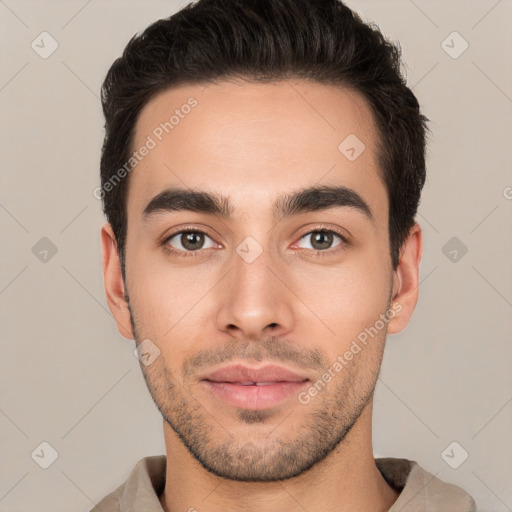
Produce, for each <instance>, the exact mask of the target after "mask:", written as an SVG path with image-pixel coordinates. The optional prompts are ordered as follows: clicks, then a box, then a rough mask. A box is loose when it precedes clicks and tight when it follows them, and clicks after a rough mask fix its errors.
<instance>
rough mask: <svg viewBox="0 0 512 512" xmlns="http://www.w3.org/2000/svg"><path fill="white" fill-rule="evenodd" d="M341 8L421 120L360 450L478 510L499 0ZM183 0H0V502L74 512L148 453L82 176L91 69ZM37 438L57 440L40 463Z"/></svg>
mask: <svg viewBox="0 0 512 512" xmlns="http://www.w3.org/2000/svg"><path fill="white" fill-rule="evenodd" d="M348 3H349V5H350V6H351V7H353V8H354V9H356V10H357V11H358V12H360V13H361V14H362V16H363V17H364V18H365V19H371V20H375V21H376V22H377V24H378V25H379V26H380V27H381V29H382V30H383V32H384V33H385V34H386V35H388V36H390V37H391V38H393V39H398V40H399V41H400V42H401V45H402V48H403V55H404V60H405V62H406V64H407V68H406V71H407V78H408V83H409V85H410V86H411V87H412V88H413V90H414V92H415V93H416V95H417V96H418V98H419V100H420V103H421V105H422V109H423V111H424V113H425V114H426V115H427V116H428V117H429V118H430V119H431V125H430V126H431V129H432V131H433V136H432V138H431V142H430V145H429V155H428V158H429V159H428V181H427V184H426V187H425V191H424V196H423V201H422V204H421V207H420V215H419V217H418V220H419V222H420V224H421V225H422V227H423V230H424V236H425V251H424V258H423V262H422V265H421V275H422V283H421V288H420V290H421V292H420V299H419V304H418V307H417V311H416V313H415V315H414V317H413V319H412V321H411V323H410V325H409V327H408V328H407V329H406V331H404V332H403V333H401V334H399V335H395V336H390V337H389V338H388V346H387V351H386V355H385V360H384V364H383V368H382V372H381V377H380V381H379V383H378V387H377V391H376V404H375V420H374V430H375V432H374V443H375V454H376V456H393V457H406V458H409V459H413V460H417V461H418V462H420V464H422V465H423V467H425V468H426V469H427V470H429V471H431V472H432V473H434V474H435V475H437V476H438V477H439V478H441V479H443V480H447V481H450V482H453V483H456V484H458V485H461V486H463V487H464V488H465V489H466V490H467V491H469V492H470V493H471V494H472V495H473V496H474V497H475V499H476V501H477V505H478V509H479V510H480V511H505V510H512V484H511V478H512V477H511V475H512V436H511V432H512V372H511V367H512V364H511V363H512V343H511V341H512V340H511V338H512V335H511V333H512V286H511V284H512V269H511V262H512V257H511V256H512V237H511V233H512V229H511V228H512V215H511V214H512V173H511V161H512V160H511V136H512V116H511V113H512V69H511V65H510V63H511V57H512V44H511V43H512V32H511V31H510V26H511V21H512V2H511V1H510V0H501V1H495V0H492V1H490V0H485V1H484V0H481V1H450V2H447V1H443V2H438V1H427V0H416V1H412V0H400V1H398V0H397V1H386V2H384V1H382V0H381V1H376V0H375V1H373V0H372V1H369V0H366V1H365V0H360V1H356V0H352V1H350V2H348ZM185 4H186V2H185V1H163V0H160V1H155V0H153V1H144V2H142V1H132V2H121V1H113V0H111V1H100V0H90V1H85V0H81V1H65V2H64V1H58V2H57V1H44V2H41V1H36V0H33V1H23V0H0V37H1V47H2V67H1V70H0V108H1V119H2V123H1V126H2V128H1V129H2V133H1V141H2V148H1V151H0V159H1V170H2V186H1V189H0V225H1V230H2V242H3V243H2V247H3V249H4V250H3V255H2V264H1V266H0V306H1V326H2V343H1V359H0V365H1V368H0V385H1V387H0V389H1V396H0V399H1V401H0V428H1V436H2V442H1V444H0V460H1V461H2V467H1V479H0V511H13V512H14V511H24V512H25V511H27V510H33V511H35V512H36V511H50V510H51V511H53V512H60V511H69V510H82V511H88V510H89V509H90V508H92V506H93V504H94V503H96V502H97V501H99V500H100V499H101V498H102V497H103V496H104V495H106V494H107V493H108V492H110V491H112V490H113V489H114V488H115V487H117V486H118V485H119V484H121V482H122V481H124V480H125V479H126V477H127V476H128V474H129V472H130V471H131V469H132V468H133V466H134V465H135V463H136V462H137V461H138V460H139V459H140V458H142V457H144V456H147V455H154V454H162V453H165V448H164V443H163V434H162V420H161V416H160V414H159V412H158V410H157V409H156V407H155V406H154V405H153V402H152V400H151V397H150V395H149V392H148V391H147V388H146V385H145V382H144V380H143V378H142V374H141V371H140V368H139V362H138V361H137V359H136V358H135V356H134V355H133V349H134V342H133V341H127V340H125V339H124V338H122V337H121V336H120V335H119V334H118V333H117V330H116V328H115V324H114V321H113V319H112V317H111V315H110V313H109V311H108V308H107V307H106V302H105V296H104V290H103V281H102V274H101V252H100V238H99V230H100V227H101V225H102V223H103V222H104V219H103V217H102V213H101V207H100V202H99V201H98V200H97V199H95V198H94V197H93V190H94V188H95V187H97V186H98V184H99V171H98V168H99V157H100V147H101V143H102V137H103V118H102V114H101V109H100V102H99V89H100V85H101V82H102V79H103V77H104V75H105V73H106V71H107V69H108V67H109V66H110V64H111V63H112V61H113V60H114V59H115V58H116V57H117V56H118V55H119V54H120V53H121V51H122V50H123V48H124V46H125V44H126V43H127V41H128V39H129V38H130V37H131V36H132V35H133V34H134V33H135V32H138V31H141V30H143V29H144V28H145V27H146V26H147V25H148V24H149V23H150V22H152V21H154V20H156V19H158V18H161V17H165V16H168V15H170V14H171V13H172V12H175V11H176V10H178V9H179V8H180V7H182V6H183V5H185ZM43 31H47V32H49V33H50V34H51V36H52V37H53V38H54V39H55V40H56V41H57V42H58V45H59V46H58V48H57V50H56V51H55V52H54V53H53V54H52V55H50V56H49V57H48V58H46V59H43V58H42V57H41V56H40V55H39V53H37V52H36V51H34V50H33V49H32V47H31V43H32V41H35V44H38V45H39V47H38V50H39V51H40V52H42V51H43V50H44V51H48V50H49V49H50V48H51V41H50V40H49V39H48V38H47V37H48V36H40V34H41V32H43ZM454 31H457V32H458V33H459V34H460V36H461V37H462V38H463V39H464V40H465V41H467V43H468V44H469V46H468V48H467V50H466V51H465V52H464V53H462V54H461V55H458V53H460V51H461V50H462V49H463V48H464V41H463V40H462V39H460V37H459V36H450V37H448V36H449V35H450V34H451V33H452V32H454ZM43 37H46V39H44V41H43V42H41V41H42V38H43ZM447 37H448V39H447ZM443 41H445V43H443ZM43 47H44V48H43ZM449 53H451V55H450V54H449ZM454 56H456V57H457V58H454ZM43 237H47V238H48V239H49V240H50V241H51V244H50V243H49V242H48V240H42V241H41V239H42V238H43ZM453 237H456V238H457V239H456V240H455V241H452V242H450V243H449V244H448V245H446V244H447V243H448V242H449V241H450V240H451V239H452V238H453ZM52 244H53V245H52ZM53 246H54V247H53ZM34 247H35V248H34ZM464 247H466V248H467V253H466V254H463V253H464ZM52 248H53V251H54V250H55V248H56V249H57V252H56V253H55V254H53V253H52ZM45 251H46V252H45ZM454 251H456V252H454ZM455 257H457V259H456V261H452V260H453V259H454V258H455ZM42 442H47V443H49V444H50V445H51V446H52V447H53V449H54V450H55V451H56V452H57V454H58V457H57V459H56V460H55V461H53V463H52V464H51V465H50V466H49V467H48V468H47V469H43V468H42V467H40V465H41V464H43V465H45V464H49V463H50V462H52V449H51V448H49V447H48V446H47V445H43V446H40V445H41V443H42ZM453 442H456V443H457V444H455V445H451V443H453ZM450 445H451V446H450ZM447 447H448V449H447ZM446 449H447V450H446ZM465 451H466V452H467V453H468V454H469V456H468V458H467V460H465V461H464V462H463V463H461V461H463V459H464V456H465V455H464V454H465ZM449 463H450V464H451V465H452V466H458V468H457V469H453V468H452V467H450V465H449Z"/></svg>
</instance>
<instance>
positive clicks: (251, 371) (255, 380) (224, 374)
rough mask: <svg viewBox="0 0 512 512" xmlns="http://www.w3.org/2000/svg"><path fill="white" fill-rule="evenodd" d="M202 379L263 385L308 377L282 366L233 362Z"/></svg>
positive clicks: (301, 380)
mask: <svg viewBox="0 0 512 512" xmlns="http://www.w3.org/2000/svg"><path fill="white" fill-rule="evenodd" d="M202 380H209V381H211V382H229V383H237V384H239V385H243V386H251V385H257V386H265V385H270V384H275V383H278V382H304V381H306V380H309V379H308V377H306V376H303V375H299V374H297V373H295V372H292V371H291V370H288V369H286V368H283V367H282V366H275V365H266V366H263V367H262V368H258V369H255V368H249V367H247V366H244V365H241V364H235V365H230V366H227V367H225V368H221V369H219V370H216V371H214V372H212V373H210V374H208V375H206V376H204V377H203V379H202Z"/></svg>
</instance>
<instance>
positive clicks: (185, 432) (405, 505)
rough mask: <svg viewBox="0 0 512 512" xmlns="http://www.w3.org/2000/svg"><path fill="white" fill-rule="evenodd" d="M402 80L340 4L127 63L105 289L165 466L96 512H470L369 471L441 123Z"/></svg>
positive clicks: (226, 7)
mask: <svg viewBox="0 0 512 512" xmlns="http://www.w3.org/2000/svg"><path fill="white" fill-rule="evenodd" d="M399 67H400V51H399V48H398V47H396V46H394V45H393V44H391V43H390V42H388V41H386V40H385V39H384V38H383V36H382V35H381V34H380V32H379V31H378V30H377V28H374V27H370V26H368V25H366V24H364V23H363V22H362V21H361V20H360V18H359V17H358V16H357V15H356V14H354V13H353V12H352V11H351V10H350V9H348V7H346V6H344V5H343V4H342V3H340V2H338V1H335V0H199V1H198V2H197V3H195V4H190V5H188V6H187V7H186V8H184V9H183V10H181V11H180V12H178V13H177V14H175V15H174V16H172V17H170V18H169V19H164V20H160V21H157V22H156V23H154V24H153V25H151V26H150V27H148V28H147V29H146V30H145V32H144V33H143V34H142V35H140V36H137V37H134V38H133V39H132V40H131V41H130V42H129V44H128V45H127V48H126V49H125V51H124V53H123V56H122V57H121V58H120V59H118V60H117V61H116V62H115V63H114V64H113V66H112V68H111V69H110V71H109V73H108V75H107V77H106V79H105V83H104V85H103V91H102V92H103V96H102V100H103V107H104V113H105V117H106V137H105V143H104V147H103V153H102V160H101V178H102V187H101V189H99V195H100V196H101V197H102V199H103V204H104V210H105V213H106V215H107V218H108V221H109V223H108V224H106V225H105V226H104V227H103V229H102V233H101V236H102V246H103V271H104V277H105V287H106V294H107V300H108V304H109V307H110V309H111V311H112V314H113V315H114V318H115V320H116V323H117V326H118V329H119V331H120V333H121V334H122V335H123V336H125V337H127V338H134V339H135V340H136V344H137V348H138V353H139V358H140V361H141V368H142V371H143V374H144V377H145V379H146V382H147V385H148V389H149V391H150V393H151V396H152V397H153V400H154V402H155V404H156V406H157V407H158V409H159V410H160V412H161V413H162V416H163V419H164V421H163V426H164V438H165V445H166V455H165V456H158V457H146V458H145V459H143V460H142V461H140V462H139V463H138V464H137V466H136V467H135V468H134V470H133V471H132V473H131V475H130V476H129V478H128V480H127V482H125V483H124V484H123V485H121V486H120V487H119V488H118V489H116V490H115V491H114V492H113V493H111V494H110V495H109V496H107V497H106V498H104V499H103V500H102V501H101V502H100V503H99V504H98V505H97V507H96V508H95V509H94V510H97V511H99V510H101V511H103V512H110V511H114V510H115V511H140V512H143V511H152V512H153V511H157V510H164V511H167V512H177V511H187V510H188V511H195V510H197V511H199V512H203V511H204V512H217V511H236V510H241V511H242V510H243V511H259V510H265V511H271V512H277V511H286V512H295V511H304V510H308V511H318V510H322V511H325V512H330V511H337V512H342V511H350V512H356V511H372V512H374V511H387V510H390V511H393V512H398V511H399V510H400V511H404V512H407V511H424V510H432V511H434V510H439V511H441V510H442V511H450V512H457V511H461V512H462V511H473V510H474V501H473V500H472V498H471V497H470V496H469V495H468V494H467V493H466V492H465V491H463V490H462V489H461V488H459V487H456V486H454V485H451V484H448V483H444V482H442V481H441V480H439V479H437V478H436V477H434V476H433V475H431V474H430V473H428V472H427V471H425V470H424V469H422V468H421V466H420V465H418V464H417V463H416V462H414V461H408V460H405V459H393V458H386V459H374V456H373V450H372V430H371V427H372V403H373V392H374V389H375V384H376V381H377V377H378V373H379V369H380V365H381V361H382V354H383V350H384V345H385V339H386V334H387V333H390V334H393V333H397V332H399V331H401V330H403V329H404V328H405V326H406V325H407V323H408V321H409V319H410V317H411V315H412V313H413V310H414V308H415V305H416V301H417V297H418V275H419V265H420V260H421V254H422V235H421V229H420V227H419V226H418V224H416V223H415V221H414V217H415V214H416V210H417V207H418V203H419V199H420V193H421V189H422V187H423V184H424V181H425V133H426V129H427V128H426V123H427V121H428V119H427V118H426V117H425V116H423V115H422V114H421V113H420V110H419V105H418V102H417V100H416V98H415V96H414V95H413V93H412V92H411V91H410V90H409V89H408V88H407V86H406V85H405V82H404V80H403V78H402V76H401V75H400V71H399Z"/></svg>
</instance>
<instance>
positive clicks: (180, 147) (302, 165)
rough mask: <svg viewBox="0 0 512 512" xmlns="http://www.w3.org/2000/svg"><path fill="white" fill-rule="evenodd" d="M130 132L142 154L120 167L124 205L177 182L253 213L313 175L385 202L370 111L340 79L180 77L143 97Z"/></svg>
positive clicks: (135, 206)
mask: <svg viewBox="0 0 512 512" xmlns="http://www.w3.org/2000/svg"><path fill="white" fill-rule="evenodd" d="M134 135H135V136H134V143H133V146H132V150H133V151H138V152H139V153H141V152H144V153H145V156H144V157H143V158H141V159H140V161H139V162H138V163H137V165H136V167H135V170H134V171H132V173H131V176H130V186H129V192H128V211H129V212H133V211H137V212H142V211H143V209H144V207H145V205H146V204H147V202H148V201H149V200H150V199H151V198H152V197H154V196H156V195H157V194H159V193H160V192H162V191H163V190H165V189H166V188H168V187H171V186H177V185H179V186H180V187H194V188H196V189H204V190H209V191H213V192H216V193H219V194H222V195H225V196H231V198H232V202H233V204H234V205H235V208H236V210H237V211H238V212H239V213H240V214H241V215H243V214H245V213H247V214H248V213H249V210H250V213H251V214H254V213H255V212H256V210H261V211H262V213H263V210H264V209H265V205H266V204H267V203H268V202H269V198H271V199H272V200H273V199H275V198H277V197H278V196H279V194H280V193H281V192H292V191H293V190H296V189H300V188H304V187H306V186H311V185H313V184H320V185H343V186H346V187H349V188H353V189H355V190H358V191H359V192H360V193H361V195H363V196H364V197H365V198H366V200H367V201H368V202H369V203H374V205H375V207H376V209H377V210H379V209H380V210H382V208H384V209H387V199H386V192H385V186H384V183H383V181H382V179H381V176H380V170H379V167H378V162H377V141H378V132H377V129H376V125H375V122H374V118H373V115H372V112H371V110H370V108H369V106H368V103H367V102H366V100H365V99H364V98H363V97H362V96H361V95H360V94H358V93H357V92H355V91H353V90H349V89H347V88H341V87H339V86H333V85H324V84H319V83H316V82H307V81H306V82H305V81H285V82H279V83H271V84H252V83H247V82H239V83H232V82H221V83H218V84H215V85H212V84H210V85H208V86H206V84H194V85H184V86H180V87H176V88H172V89H168V90H166V91H163V92H161V93H159V94H158V95H156V96H155V97H153V98H152V99H151V100H150V101H149V102H148V104H147V105H146V106H145V107H144V108H143V109H142V111H141V113H140V115H139V118H138V120H137V123H136V126H135V134H134ZM144 146H146V147H148V148H150V149H149V150H147V151H141V149H142V148H143V147H144ZM386 220H387V219H386Z"/></svg>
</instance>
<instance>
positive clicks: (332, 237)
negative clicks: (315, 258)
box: [301, 230, 344, 251]
mask: <svg viewBox="0 0 512 512" xmlns="http://www.w3.org/2000/svg"><path fill="white" fill-rule="evenodd" d="M308 239H309V240H310V242H309V247H303V248H304V249H313V250H315V251H325V250H328V249H332V248H333V247H336V246H338V245H340V244H341V242H342V241H344V240H343V238H342V237H341V235H338V234H337V233H335V232H334V231H327V230H320V231H311V232H310V233H307V234H306V235H304V236H303V237H301V240H306V241H307V240H308ZM336 239H338V243H334V242H336ZM333 243H334V245H333Z"/></svg>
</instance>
